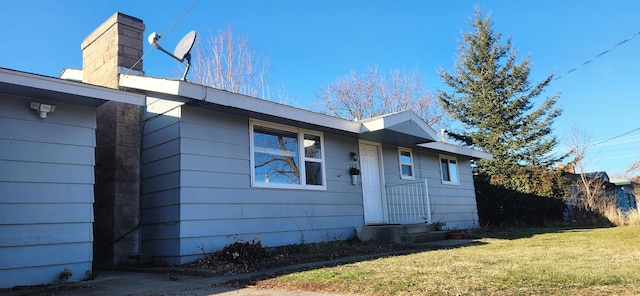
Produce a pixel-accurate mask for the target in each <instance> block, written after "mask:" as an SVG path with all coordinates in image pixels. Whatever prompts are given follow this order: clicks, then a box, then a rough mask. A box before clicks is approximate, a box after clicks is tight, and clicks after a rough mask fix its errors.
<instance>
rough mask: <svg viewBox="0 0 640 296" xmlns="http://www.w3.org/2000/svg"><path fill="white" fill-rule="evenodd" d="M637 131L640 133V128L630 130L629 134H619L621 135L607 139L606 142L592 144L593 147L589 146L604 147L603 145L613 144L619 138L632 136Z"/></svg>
mask: <svg viewBox="0 0 640 296" xmlns="http://www.w3.org/2000/svg"><path fill="white" fill-rule="evenodd" d="M637 131H640V127H638V128H635V129H633V130H630V131H628V132H625V133H622V134H619V135H617V136H615V137H612V138H609V139H606V140H604V141H600V142H597V143H595V144H592V145H589V146H591V147H594V146H597V145H602V144H605V143H607V142H611V141H613V140H615V139H618V138H622V137H624V136H626V135H628V134H632V133H634V132H637Z"/></svg>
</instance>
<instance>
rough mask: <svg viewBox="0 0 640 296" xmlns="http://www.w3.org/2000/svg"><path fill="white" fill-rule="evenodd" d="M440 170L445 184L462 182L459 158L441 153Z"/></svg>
mask: <svg viewBox="0 0 640 296" xmlns="http://www.w3.org/2000/svg"><path fill="white" fill-rule="evenodd" d="M440 172H441V174H440V176H441V177H442V183H443V184H460V179H459V176H458V160H457V159H455V158H454V157H450V156H443V155H440Z"/></svg>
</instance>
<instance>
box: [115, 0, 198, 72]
mask: <svg viewBox="0 0 640 296" xmlns="http://www.w3.org/2000/svg"><path fill="white" fill-rule="evenodd" d="M198 1H200V0H194V1H193V3H191V5H190V6H189V8H187V10H185V11H184V12H183V13H182V14H181V15H180V16H179V17H178V19H176V21H175V22H173V24H172V25H171V26H169V28H168V29H167V30H166V31H165V32H164V33H163V34H162V35H160V36H163V37H164V36H165V35H167V34H169V32H171V30H173V28H174V27H175V26H176V25H177V24H178V23H180V21H181V20H182V18H184V16H185V15H187V13H189V11H191V9H192V8H193V7H194V6H196V4H197V3H198ZM149 51H151V48H149V49H147V51H145V52H144V53H143V54H142V56H141V57H140V58H139V59H138V60H137V61H136V62H135V63H134V64H133V66H131V68H129V69H127V72H126V73H124V74H129V72H130V71H131V69H133V67H135V66H136V65H138V63H140V62H141V61H142V59H143V58H144V57H145V56H146V55H147V54H148V53H149Z"/></svg>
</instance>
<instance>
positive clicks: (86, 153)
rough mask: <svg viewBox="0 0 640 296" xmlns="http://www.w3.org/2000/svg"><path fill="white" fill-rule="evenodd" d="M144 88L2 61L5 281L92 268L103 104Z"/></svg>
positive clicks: (0, 244)
mask: <svg viewBox="0 0 640 296" xmlns="http://www.w3.org/2000/svg"><path fill="white" fill-rule="evenodd" d="M108 101H118V102H125V103H129V104H137V105H141V104H143V103H144V98H143V97H142V96H141V95H138V94H133V93H127V92H123V91H119V90H115V89H111V88H106V87H99V86H94V85H87V84H83V83H77V82H72V81H65V80H61V79H58V78H52V77H45V76H41V75H35V74H30V73H24V72H20V71H15V70H9V69H3V68H0V288H9V287H13V286H16V285H35V284H43V283H51V282H54V281H56V280H59V276H60V275H61V273H62V272H63V271H64V270H65V269H69V271H70V272H71V273H72V275H71V277H70V278H68V280H69V281H78V280H81V279H83V278H85V277H86V276H87V275H86V273H87V272H91V271H92V270H93V266H92V261H93V250H92V248H93V228H92V225H93V222H94V214H93V213H94V210H93V202H94V192H93V189H94V187H93V186H94V164H95V154H94V150H95V145H96V136H95V129H96V108H97V107H98V106H100V105H102V104H104V103H105V102H108Z"/></svg>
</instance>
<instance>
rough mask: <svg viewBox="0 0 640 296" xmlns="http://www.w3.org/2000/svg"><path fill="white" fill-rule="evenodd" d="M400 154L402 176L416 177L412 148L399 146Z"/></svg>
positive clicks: (403, 177)
mask: <svg viewBox="0 0 640 296" xmlns="http://www.w3.org/2000/svg"><path fill="white" fill-rule="evenodd" d="M398 156H399V159H400V178H402V179H411V180H413V179H415V176H414V174H413V154H412V153H411V149H407V148H398Z"/></svg>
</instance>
